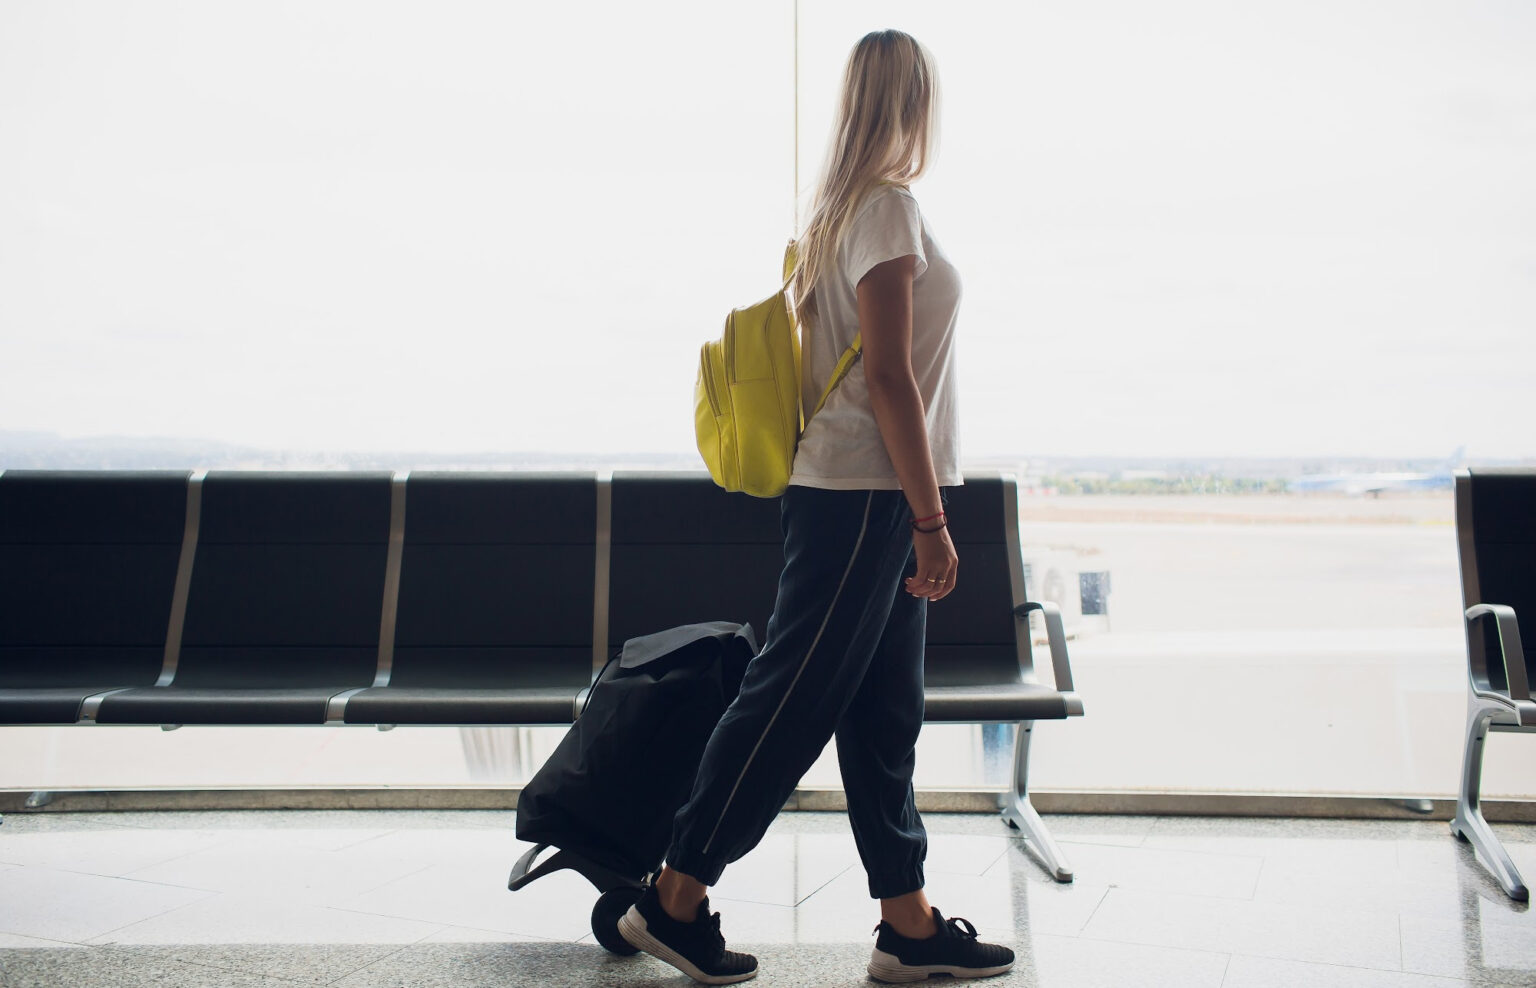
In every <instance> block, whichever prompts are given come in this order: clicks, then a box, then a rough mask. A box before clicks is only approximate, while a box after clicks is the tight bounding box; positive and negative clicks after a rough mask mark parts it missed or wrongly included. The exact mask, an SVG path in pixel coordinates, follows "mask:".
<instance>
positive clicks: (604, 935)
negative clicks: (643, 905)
mask: <svg viewBox="0 0 1536 988" xmlns="http://www.w3.org/2000/svg"><path fill="white" fill-rule="evenodd" d="M643 891H644V889H643V888H642V887H641V886H639V885H633V886H629V885H626V886H620V887H619V888H616V889H610V890H608V891H607V892H604V893H603V894H602V895H600V896H598V897H597V904H596V905H595V906H593V907H592V935H593V936H595V937H597V942H598V943H600V944H602V945H603V946H604V947H606V948H608V950H609V951H611V952H612V953H615V954H620V955H623V956H628V955H630V954H635V953H639V950H638V949H637V948H635V947H633V946H631V945H630V942H629V941H628V940H625V939H624V937H623V936H622V935H621V934H620V933H619V917H620V916H623V915H624V914H625V913H626V912H628V911H629V907H630V906H632V905H634V904H635V903H637V902H639V901H640V893H641V892H643Z"/></svg>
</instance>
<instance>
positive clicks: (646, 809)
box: [507, 621, 757, 953]
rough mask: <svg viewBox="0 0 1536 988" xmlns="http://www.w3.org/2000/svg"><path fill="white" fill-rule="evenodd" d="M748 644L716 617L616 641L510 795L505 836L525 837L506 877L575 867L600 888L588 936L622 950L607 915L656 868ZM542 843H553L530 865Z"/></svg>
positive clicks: (751, 650)
mask: <svg viewBox="0 0 1536 988" xmlns="http://www.w3.org/2000/svg"><path fill="white" fill-rule="evenodd" d="M756 654H757V641H756V639H755V638H754V637H753V634H752V626H751V625H741V624H732V623H730V622H726V621H711V622H707V623H704V624H689V625H683V626H681V627H677V628H671V629H668V630H667V631H662V632H658V633H656V634H654V635H645V636H643V637H641V638H631V639H630V640H629V641H627V642H625V643H624V647H623V649H621V650H620V651H619V653H618V654H617V655H615V656H614V658H613V659H610V660H609V662H608V664H607V665H606V666H605V667H604V668H603V671H602V673H601V675H599V676H598V678H597V681H596V682H595V683H594V684H593V686H592V690H591V692H590V694H589V695H588V699H587V703H586V706H585V707H583V708H582V711H581V714H580V716H578V717H577V718H576V723H575V724H573V725H572V726H571V729H570V731H568V732H567V733H566V735H565V737H564V738H563V739H562V740H561V742H560V745H559V747H557V748H556V749H555V751H554V753H553V754H552V755H550V757H549V760H548V761H546V762H545V763H544V765H543V767H541V768H540V769H539V771H538V772H537V773H535V775H534V777H533V778H532V779H531V780H529V782H528V785H527V786H526V787H524V789H523V791H522V793H521V794H519V796H518V798H517V839H518V840H521V841H527V842H529V843H532V844H534V845H536V846H535V847H534V848H533V850H531V851H529V852H528V853H527V854H525V855H523V857H522V859H521V860H519V861H518V862H517V865H516V867H514V868H513V870H512V876H511V878H510V880H509V881H508V883H507V886H508V888H511V889H513V890H514V891H515V890H517V889H520V888H522V887H523V886H524V885H527V884H528V883H529V882H531V881H533V880H534V879H536V878H538V877H539V876H541V875H545V874H548V873H549V872H551V871H556V870H559V869H560V868H570V869H572V870H574V871H577V872H579V873H580V874H582V875H583V876H585V877H586V878H587V880H588V881H590V882H591V883H592V884H593V885H594V886H595V887H596V888H597V889H598V891H599V892H602V893H603V896H602V898H600V899H599V900H598V905H597V907H596V908H594V909H593V913H592V929H593V932H594V933H595V934H596V935H597V939H598V941H599V942H600V943H602V944H603V945H604V946H605V947H608V948H609V949H610V950H616V951H618V952H620V953H632V952H633V951H634V948H632V947H630V946H629V945H628V944H627V943H625V942H624V940H623V938H622V937H619V936H618V931H617V929H616V927H615V925H614V924H616V923H617V922H618V917H619V915H621V914H622V913H623V912H624V910H625V909H628V908H629V905H630V904H631V903H633V902H634V901H635V899H637V898H639V890H640V889H641V888H642V886H643V883H644V881H645V880H646V879H647V878H648V877H649V876H651V875H652V874H653V873H655V872H657V871H659V870H660V869H661V864H662V858H663V856H665V854H666V852H667V846H668V845H669V844H670V843H671V839H672V818H673V817H674V816H675V815H676V813H677V811H678V808H679V807H681V806H682V805H683V803H684V802H685V801H686V800H687V799H688V794H689V792H690V791H691V790H692V788H693V780H694V776H695V775H696V774H697V772H698V768H699V759H700V757H701V756H702V755H703V752H704V745H705V744H706V743H707V742H708V741H709V736H710V734H711V732H713V731H714V729H715V724H716V723H717V722H718V721H719V720H720V715H721V714H723V713H724V712H725V708H726V707H727V706H729V705H730V703H731V701H732V700H734V699H735V698H736V694H737V692H738V691H739V690H740V689H741V677H742V673H743V672H745V670H746V667H747V663H748V662H749V661H751V659H752V657H753V656H754V655H756ZM547 847H556V848H559V849H560V850H559V851H558V852H557V853H556V854H555V855H553V856H552V857H551V858H549V859H548V860H547V861H545V862H544V863H542V864H540V865H539V866H538V867H536V868H535V867H532V864H533V860H534V859H535V858H536V857H537V856H538V855H539V853H540V852H542V851H543V850H544V849H545V848H547ZM609 914H612V915H611V916H610V915H609Z"/></svg>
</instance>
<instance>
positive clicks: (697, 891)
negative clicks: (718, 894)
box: [656, 865, 708, 923]
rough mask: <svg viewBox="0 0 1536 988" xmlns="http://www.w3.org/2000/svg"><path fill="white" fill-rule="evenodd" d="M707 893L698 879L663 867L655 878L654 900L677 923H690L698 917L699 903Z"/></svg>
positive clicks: (665, 866) (666, 866)
mask: <svg viewBox="0 0 1536 988" xmlns="http://www.w3.org/2000/svg"><path fill="white" fill-rule="evenodd" d="M707 892H708V889H706V888H705V887H704V885H703V883H701V882H700V881H698V879H696V878H694V877H693V876H691V875H685V874H683V873H682V872H680V871H676V870H674V869H673V867H672V866H671V865H664V866H663V867H662V869H661V874H659V875H657V876H656V899H657V901H658V902H660V903H661V909H662V911H663V912H665V913H666V914H667V915H668V916H671V917H672V918H673V919H675V920H677V921H678V922H679V923H691V922H693V921H694V920H695V919H697V918H698V916H699V903H701V902H703V901H704V896H705V893H707Z"/></svg>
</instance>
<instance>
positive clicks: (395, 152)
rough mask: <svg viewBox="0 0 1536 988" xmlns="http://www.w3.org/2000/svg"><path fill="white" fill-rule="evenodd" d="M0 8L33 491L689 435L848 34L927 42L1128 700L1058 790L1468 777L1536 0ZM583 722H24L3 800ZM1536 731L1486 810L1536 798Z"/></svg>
mask: <svg viewBox="0 0 1536 988" xmlns="http://www.w3.org/2000/svg"><path fill="white" fill-rule="evenodd" d="M0 18H3V19H4V23H3V24H0V28H3V29H0V139H4V141H5V143H6V144H7V145H8V146H10V147H19V148H23V149H24V151H23V153H20V154H14V155H7V156H4V157H3V158H0V180H3V181H0V333H3V334H4V343H5V353H6V357H7V359H6V360H5V361H4V362H3V364H0V423H4V429H5V430H7V431H4V432H0V467H7V466H33V465H48V464H53V465H85V466H104V465H112V466H130V465H156V466H184V465H197V466H226V465H231V464H236V465H247V466H274V465H276V466H282V465H288V466H332V467H336V466H341V467H345V466H352V465H368V466H389V467H396V468H404V467H410V466H415V465H429V464H431V465H438V464H444V463H450V464H452V463H464V464H470V465H486V464H496V465H511V466H521V465H529V464H533V465H550V464H555V465H562V464H563V465H574V466H594V465H598V464H600V463H605V462H609V463H611V462H613V461H615V460H620V461H622V462H623V463H624V465H636V464H639V465H645V464H654V465H657V466H669V467H670V466H676V465H691V464H692V463H693V462H694V459H693V453H692V435H691V433H690V431H689V429H690V427H689V424H688V408H687V404H688V401H689V400H690V398H691V393H692V375H693V370H694V362H695V354H696V348H697V345H698V343H699V342H700V341H701V340H702V339H704V338H707V337H708V336H710V335H712V334H713V333H715V332H717V331H718V324H719V322H720V319H721V317H722V316H723V314H724V313H725V311H726V310H728V309H729V308H730V307H732V306H734V305H740V304H742V303H744V302H746V301H749V300H753V299H756V298H758V297H761V296H762V295H764V294H766V292H767V291H768V290H771V285H772V283H773V277H774V275H775V273H776V267H777V262H778V253H779V250H780V249H781V247H782V244H783V241H784V239H785V238H786V237H787V236H789V235H790V234H791V232H792V231H793V227H794V215H795V205H796V198H797V196H796V190H797V189H798V192H799V200H800V203H801V205H802V207H803V205H804V203H805V197H806V195H807V194H808V192H809V190H810V188H811V186H812V183H813V181H814V178H815V175H816V171H817V168H818V167H819V165H820V161H821V157H822V154H823V151H824V149H825V141H826V138H827V134H828V131H829V129H830V124H831V113H832V109H833V106H834V101H835V96H836V88H837V84H838V79H839V74H840V70H841V65H842V61H843V59H844V57H845V56H846V53H847V51H848V49H849V47H850V46H851V45H852V44H853V42H854V41H856V40H857V38H858V37H859V36H860V35H861V34H862V33H863V32H865V31H867V30H869V29H872V28H878V27H885V26H897V27H901V28H903V29H905V30H908V31H911V32H912V33H913V34H915V35H916V36H918V37H919V38H920V39H922V40H923V41H924V42H925V44H927V45H928V47H929V48H930V49H931V50H932V51H933V53H934V55H935V57H936V58H937V60H938V63H939V67H940V74H941V79H942V85H943V123H942V130H941V150H940V154H939V158H938V161H937V163H936V166H935V167H934V169H933V171H932V172H931V174H930V175H929V176H928V177H926V178H925V179H924V180H923V181H922V182H920V183H919V184H918V185H916V186H915V187H914V191H915V192H916V194H917V196H918V199H919V202H920V203H921V204H922V207H923V210H924V213H925V215H926V217H927V219H928V221H929V223H930V226H931V228H932V231H933V233H934V235H935V237H936V238H937V239H938V240H939V242H940V243H941V244H942V245H943V246H944V248H945V250H946V251H947V252H948V253H949V254H950V255H951V257H952V259H953V260H954V261H955V263H956V264H957V266H958V267H959V269H960V271H961V275H962V278H963V279H964V285H965V299H964V303H963V307H962V313H961V319H962V322H961V337H960V344H959V346H960V378H961V393H962V405H961V421H962V449H963V450H964V453H965V457H966V463H967V468H968V469H976V470H983V469H1004V470H1008V471H1011V472H1014V473H1016V474H1017V475H1018V476H1019V479H1020V486H1021V498H1020V518H1021V526H1022V536H1023V542H1024V546H1025V557H1026V559H1025V562H1026V564H1027V567H1028V572H1029V580H1030V592H1031V595H1032V596H1034V597H1040V598H1048V599H1055V600H1057V601H1059V602H1060V603H1061V605H1062V607H1063V610H1064V612H1065V613H1066V614H1067V617H1068V625H1069V631H1070V632H1071V634H1072V636H1073V639H1072V642H1071V652H1072V659H1073V667H1074V671H1075V673H1076V676H1077V687H1078V690H1079V692H1080V693H1081V695H1082V696H1083V698H1084V701H1085V703H1086V706H1087V716H1085V717H1084V718H1081V719H1073V720H1072V721H1070V722H1067V723H1063V724H1046V725H1042V726H1041V727H1040V729H1039V730H1037V731H1036V732H1035V755H1034V757H1035V762H1034V766H1035V772H1034V776H1033V778H1034V782H1035V784H1036V785H1037V786H1039V787H1041V788H1045V789H1053V790H1095V791H1097V790H1155V791H1258V792H1326V793H1334V792H1346V793H1375V794H1387V795H1395V794H1405V795H1445V794H1449V793H1451V792H1452V791H1454V788H1455V785H1456V778H1457V772H1458V770H1459V758H1460V750H1461V747H1460V746H1461V731H1462V718H1463V715H1464V701H1463V693H1464V688H1465V687H1464V683H1465V659H1464V656H1463V651H1462V639H1461V633H1460V629H1459V619H1458V612H1459V589H1458V578H1457V564H1456V550H1455V540H1454V526H1453V519H1452V512H1451V500H1450V492H1449V488H1448V484H1447V478H1448V476H1449V471H1450V470H1451V469H1452V468H1454V467H1456V466H1461V465H1468V464H1470V465H1479V464H1496V463H1517V462H1536V445H1533V442H1532V438H1531V435H1532V434H1531V431H1530V429H1529V427H1528V423H1529V421H1530V416H1529V414H1528V411H1527V408H1528V405H1529V387H1528V386H1526V385H1524V384H1523V383H1522V382H1523V375H1524V373H1525V369H1526V368H1528V367H1529V366H1531V364H1532V358H1533V357H1536V336H1533V335H1532V333H1531V332H1530V323H1531V316H1532V313H1533V312H1536V279H1533V277H1532V274H1533V272H1536V241H1533V240H1532V238H1531V236H1530V230H1531V229H1533V228H1536V191H1533V187H1532V186H1531V184H1530V183H1529V181H1528V178H1527V177H1528V176H1529V175H1530V174H1533V173H1536V125H1533V123H1532V121H1533V120H1536V114H1533V113H1532V112H1531V111H1532V110H1533V108H1536V63H1533V62H1532V61H1531V59H1529V57H1528V54H1529V52H1530V51H1531V50H1533V43H1536V13H1533V11H1532V10H1529V9H1527V8H1526V7H1525V6H1523V5H1518V4H1511V3H1499V2H1491V0H1489V2H1469V3H1458V4H1445V3H1439V2H1428V0H1420V2H1409V3H1401V2H1392V3H1388V2H1370V0H1350V2H1348V3H1320V2H1302V3H1297V2H1286V3H1281V2H1278V0H1276V2H1272V3H1271V2H1264V3H1245V4H1240V5H1233V4H1221V3H1215V2H1197V0H1176V2H1169V3H1162V4H1156V5H1146V4H1138V3H1134V2H1131V0H1119V2H1112V0H1105V2H1102V3H1092V4H1083V3H1068V2H1051V3H1037V4H1030V5H998V4H992V3H981V2H959V3H952V4H948V5H943V6H942V7H941V6H935V5H931V4H918V3H911V2H882V3H879V4H876V3H874V2H872V0H861V2H804V3H800V4H798V5H797V4H794V3H793V2H789V0H776V2H772V3H769V2H763V3H733V4H707V3H698V4H684V3H660V4H646V5H624V4H616V3H615V4H594V5H569V6H564V7H560V6H556V5H548V6H547V7H544V8H525V7H524V6H522V5H516V6H509V5H499V4H490V3H485V4H465V3H459V4H451V5H447V6H443V5H432V6H426V5H393V4H389V5H377V4H361V3H327V4H324V5H284V4H279V5H263V6H260V7H252V8H248V9H242V10H240V11H232V10H230V9H226V8H204V7H197V6H192V7H187V6H182V5H172V4H158V5H157V4H145V5H136V6H135V7H134V10H133V13H132V15H131V16H130V14H128V13H127V12H125V11H121V10H119V9H118V8H116V7H114V6H112V5H108V4H84V5H71V6H57V5H48V6H28V7H18V6H14V5H13V6H11V7H8V8H5V10H4V11H3V13H0ZM797 126H798V130H797ZM796 147H798V161H797V160H796V150H795V149H796ZM576 375H579V376H580V379H581V380H582V381H583V384H582V388H583V390H584V391H585V392H587V393H595V394H601V395H602V396H603V397H604V401H603V402H602V403H601V405H600V406H599V408H598V409H597V411H596V412H595V413H593V414H592V415H591V416H590V417H588V416H587V415H585V414H584V413H583V412H582V410H580V409H577V408H575V407H572V406H573V403H572V402H571V401H570V400H569V394H570V381H571V380H572V379H573V378H574V377H575V376H576ZM658 395H668V396H672V397H671V398H669V399H666V400H658V397H657V396H658ZM103 436H115V437H119V438H114V439H102V438H99V437H103ZM961 565H962V567H963V566H964V560H963V559H962V561H961ZM937 606H942V604H940V605H937ZM1040 651H1041V654H1042V655H1043V650H1040ZM1047 675H1048V673H1047ZM558 736H559V732H558V731H547V730H541V731H520V730H507V731H497V732H485V731H470V732H459V731H453V730H448V729H444V730H417V731H396V732H392V733H390V734H378V733H374V732H368V731H337V730H317V731H293V730H283V731H258V730H219V729H202V731H200V732H199V731H195V730H194V729H186V730H183V731H181V732H177V733H176V734H172V735H166V736H161V735H159V734H158V732H140V731H137V730H134V729H114V730H111V731H110V732H108V731H105V730H103V731H97V730H76V729H66V730H63V731H45V730H38V729H0V750H3V751H5V752H6V753H7V757H5V758H3V759H0V763H3V764H4V765H5V766H6V767H5V769H4V771H5V772H6V773H7V774H8V775H14V777H12V778H4V779H0V785H3V786H28V787H30V786H34V785H37V786H44V785H55V786H68V785H83V786H98V785H99V786H114V785H135V784H143V785H150V784H189V785H191V784H196V785H212V784H219V783H220V782H221V781H222V782H223V783H224V784H277V785H283V784H316V785H320V784H347V783H354V784H413V785H415V784H444V785H449V784H481V783H486V782H499V781H515V779H517V778H521V777H523V776H524V774H525V773H526V772H527V771H528V770H529V769H530V767H531V766H536V765H537V764H538V760H539V758H541V757H542V756H541V752H543V751H545V750H547V748H548V746H549V745H550V744H551V743H552V742H551V740H550V739H551V738H557V737H558ZM198 737H205V738H208V739H214V738H217V739H222V740H219V742H218V744H219V745H222V746H224V749H225V750H227V751H228V752H229V754H228V755H227V756H226V757H224V758H221V759H213V758H211V757H209V759H208V761H207V762H206V764H203V763H202V762H199V758H201V757H203V756H202V755H200V754H199V751H201V750H210V749H208V748H204V747H201V746H200V745H199V744H198V743H197V742H196V740H195V739H196V738H198ZM1533 740H1536V739H1532V738H1530V737H1527V736H1514V735H1497V736H1495V738H1494V740H1493V741H1491V742H1490V744H1489V746H1488V763H1487V768H1486V774H1485V793H1486V794H1487V795H1489V796H1492V797H1497V796H1501V795H1509V796H1531V795H1536V771H1533V769H1532V766H1536V758H1532V757H1531V755H1532V754H1533V753H1536V748H1533V744H1532V742H1533ZM208 744H209V745H212V741H211V740H210V741H209V742H208ZM1007 744H1008V739H1007V737H1006V736H1005V735H1004V734H1002V733H1000V732H998V731H995V730H987V731H984V730H983V729H981V728H971V727H939V726H935V727H930V728H928V729H927V730H926V731H925V735H924V741H923V748H922V751H921V753H920V758H919V781H920V783H921V784H923V785H926V786H933V787H940V788H958V787H966V786H973V785H983V784H1001V783H1002V781H1003V779H1004V775H1003V771H1002V770H1003V766H1004V764H1005V761H1006V759H1004V758H1000V757H998V756H999V754H1000V753H1003V752H1006V751H1007ZM130 751H131V752H132V753H133V754H132V757H131V758H128V756H127V755H123V759H124V764H125V765H126V766H127V767H122V768H118V767H114V766H115V765H116V764H117V763H114V762H113V761H112V760H111V758H109V757H107V756H108V755H109V754H114V753H126V752H130ZM221 773H222V775H221ZM235 776H238V778H234V777H235ZM836 779H837V776H836V766H835V761H834V760H833V758H832V756H831V755H830V754H829V755H828V756H827V757H825V758H824V759H823V760H822V761H821V762H820V763H818V765H817V766H815V767H814V768H813V769H812V771H811V773H810V774H809V775H808V776H807V780H806V781H807V784H811V785H835V784H836ZM59 780H63V781H59Z"/></svg>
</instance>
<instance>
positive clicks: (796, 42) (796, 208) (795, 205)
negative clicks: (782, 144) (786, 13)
mask: <svg viewBox="0 0 1536 988" xmlns="http://www.w3.org/2000/svg"><path fill="white" fill-rule="evenodd" d="M790 3H791V4H792V6H793V9H794V18H793V20H794V38H793V39H792V40H793V47H794V52H795V59H794V62H795V68H794V80H793V83H792V86H791V88H792V89H793V90H794V96H795V113H794V119H795V136H794V141H793V144H794V148H795V151H794V154H795V162H794V168H793V173H794V183H795V188H794V194H793V195H792V196H791V197H790V211H791V213H792V214H793V221H794V224H795V225H794V227H793V228H792V229H791V230H790V233H791V235H792V236H798V235H799V233H800V0H790Z"/></svg>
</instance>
